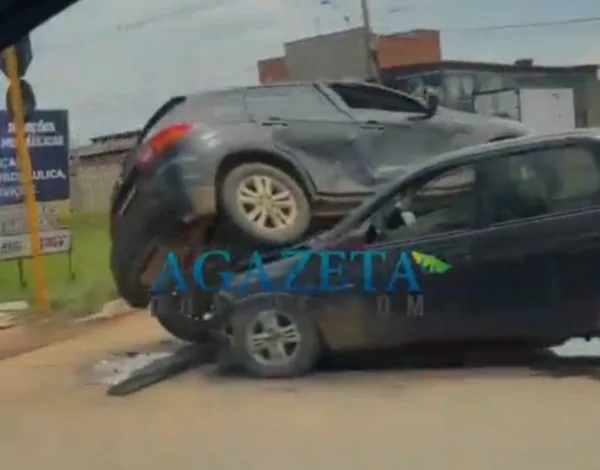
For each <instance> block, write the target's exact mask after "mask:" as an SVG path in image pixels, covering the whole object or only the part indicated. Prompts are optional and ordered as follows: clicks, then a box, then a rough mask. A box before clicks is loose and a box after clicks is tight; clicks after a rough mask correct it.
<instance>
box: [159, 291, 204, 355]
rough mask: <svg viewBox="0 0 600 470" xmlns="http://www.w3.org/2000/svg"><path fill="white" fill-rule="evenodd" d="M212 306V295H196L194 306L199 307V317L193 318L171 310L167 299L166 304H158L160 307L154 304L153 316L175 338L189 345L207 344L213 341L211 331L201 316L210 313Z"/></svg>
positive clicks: (173, 309)
mask: <svg viewBox="0 0 600 470" xmlns="http://www.w3.org/2000/svg"><path fill="white" fill-rule="evenodd" d="M211 304H212V295H211V294H203V295H196V297H195V299H194V305H195V307H197V310H198V312H197V313H198V316H197V317H191V316H188V315H185V314H184V313H182V312H180V311H178V310H177V309H175V308H169V304H168V302H167V299H165V303H163V304H161V303H158V306H157V304H155V303H154V302H153V306H152V314H153V315H154V316H155V317H156V319H157V320H158V322H159V323H160V325H161V326H162V327H163V328H164V329H165V330H167V332H168V333H169V334H171V335H172V336H174V337H175V338H178V339H180V340H182V341H186V342H188V343H205V342H207V341H209V340H210V339H211V334H210V333H211V330H210V328H209V326H208V324H207V322H206V321H204V320H203V319H202V317H201V315H202V314H204V313H205V312H206V311H208V309H209V308H210V306H211Z"/></svg>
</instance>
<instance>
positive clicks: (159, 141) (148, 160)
mask: <svg viewBox="0 0 600 470" xmlns="http://www.w3.org/2000/svg"><path fill="white" fill-rule="evenodd" d="M192 129H193V125H192V124H189V123H183V124H175V125H173V126H169V127H167V128H165V129H163V130H161V131H160V132H158V133H157V134H156V135H155V136H153V137H152V138H151V139H150V140H148V142H146V143H145V144H144V148H143V149H142V151H141V153H140V155H139V157H138V163H139V165H140V166H141V167H148V166H150V165H152V164H153V163H155V162H156V161H157V160H158V159H159V158H161V157H162V156H163V155H165V153H167V152H168V151H169V150H170V149H171V148H172V147H173V146H174V145H176V144H178V143H179V142H181V140H183V139H184V138H185V137H186V136H187V135H188V134H189V133H190V132H191V131H192Z"/></svg>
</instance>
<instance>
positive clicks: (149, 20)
mask: <svg viewBox="0 0 600 470" xmlns="http://www.w3.org/2000/svg"><path fill="white" fill-rule="evenodd" d="M212 6H214V4H212V5H210V6H207V5H202V4H200V5H199V4H198V3H196V2H194V3H190V4H186V5H182V6H179V7H176V8H173V9H171V10H169V11H166V12H163V13H160V14H157V15H153V16H149V17H146V18H141V19H139V20H135V21H129V22H125V23H120V24H116V25H114V26H112V27H110V28H106V29H105V30H103V31H99V32H97V33H94V34H91V35H88V36H83V37H79V38H71V39H69V40H68V41H61V42H57V43H54V44H52V46H51V49H50V48H49V49H47V50H44V49H42V51H41V52H42V53H48V52H57V53H58V52H63V51H64V47H65V46H67V47H68V46H72V45H73V46H82V45H86V44H90V43H95V42H96V41H99V40H100V41H101V40H105V39H107V38H111V37H113V35H114V34H115V33H116V34H124V33H131V32H135V31H138V30H140V29H144V28H147V27H148V26H152V25H154V24H157V23H161V22H164V21H169V20H173V19H177V18H180V17H187V16H189V15H194V14H196V13H198V12H200V11H203V10H207V9H210V8H211V7H212ZM432 7H435V5H433V4H429V5H417V4H410V5H403V6H398V7H392V8H391V9H390V11H389V13H395V12H402V11H404V10H415V9H421V8H432ZM597 22H600V17H597V16H596V17H583V18H572V19H568V20H556V21H536V22H529V23H510V24H504V25H490V26H475V27H468V26H467V27H456V28H439V31H440V32H442V33H443V32H487V31H495V30H498V31H499V30H509V29H527V28H547V27H554V26H569V25H579V24H591V23H597Z"/></svg>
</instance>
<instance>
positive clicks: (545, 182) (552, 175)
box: [487, 145, 600, 223]
mask: <svg viewBox="0 0 600 470" xmlns="http://www.w3.org/2000/svg"><path fill="white" fill-rule="evenodd" d="M599 169H600V167H599V166H598V161H597V157H596V156H595V155H594V153H593V151H592V149H591V148H588V147H585V146H580V145H573V146H563V147H555V148H548V149H540V150H535V151H530V152H526V153H521V154H516V155H509V156H506V157H503V158H499V159H497V160H495V161H494V162H492V163H491V164H490V166H489V169H488V172H489V175H490V176H489V178H490V184H489V185H488V186H487V190H488V191H489V195H490V202H491V206H492V207H491V209H492V215H493V222H495V223H500V222H506V221H511V220H518V219H526V218H531V217H537V216H542V215H546V214H552V213H560V212H568V211H572V210H578V209H584V208H586V207H591V206H593V205H595V204H598V202H599V197H600V171H599Z"/></svg>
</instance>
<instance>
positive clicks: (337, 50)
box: [257, 28, 442, 83]
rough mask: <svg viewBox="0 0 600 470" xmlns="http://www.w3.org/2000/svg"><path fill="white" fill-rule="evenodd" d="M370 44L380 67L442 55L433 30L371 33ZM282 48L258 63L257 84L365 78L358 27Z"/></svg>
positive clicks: (361, 35)
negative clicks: (274, 55)
mask: <svg viewBox="0 0 600 470" xmlns="http://www.w3.org/2000/svg"><path fill="white" fill-rule="evenodd" d="M373 43H374V44H375V51H376V53H377V57H378V61H379V64H380V67H382V68H393V67H400V66H405V65H414V64H422V63H432V62H439V61H440V60H441V58H442V51H441V45H440V33H439V31H436V30H414V31H408V32H406V33H398V34H390V35H373ZM284 50H285V54H284V55H283V56H282V57H272V58H269V59H265V60H261V61H259V62H258V64H257V66H258V75H259V80H260V83H274V82H282V81H286V80H316V79H319V78H331V79H341V78H348V77H354V78H360V79H366V78H369V67H368V55H367V50H366V48H365V42H364V30H363V29H362V28H353V29H348V30H345V31H339V32H336V33H331V34H324V35H320V36H315V37H311V38H305V39H300V40H297V41H291V42H288V43H285V44H284ZM340 57H343V60H340Z"/></svg>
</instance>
